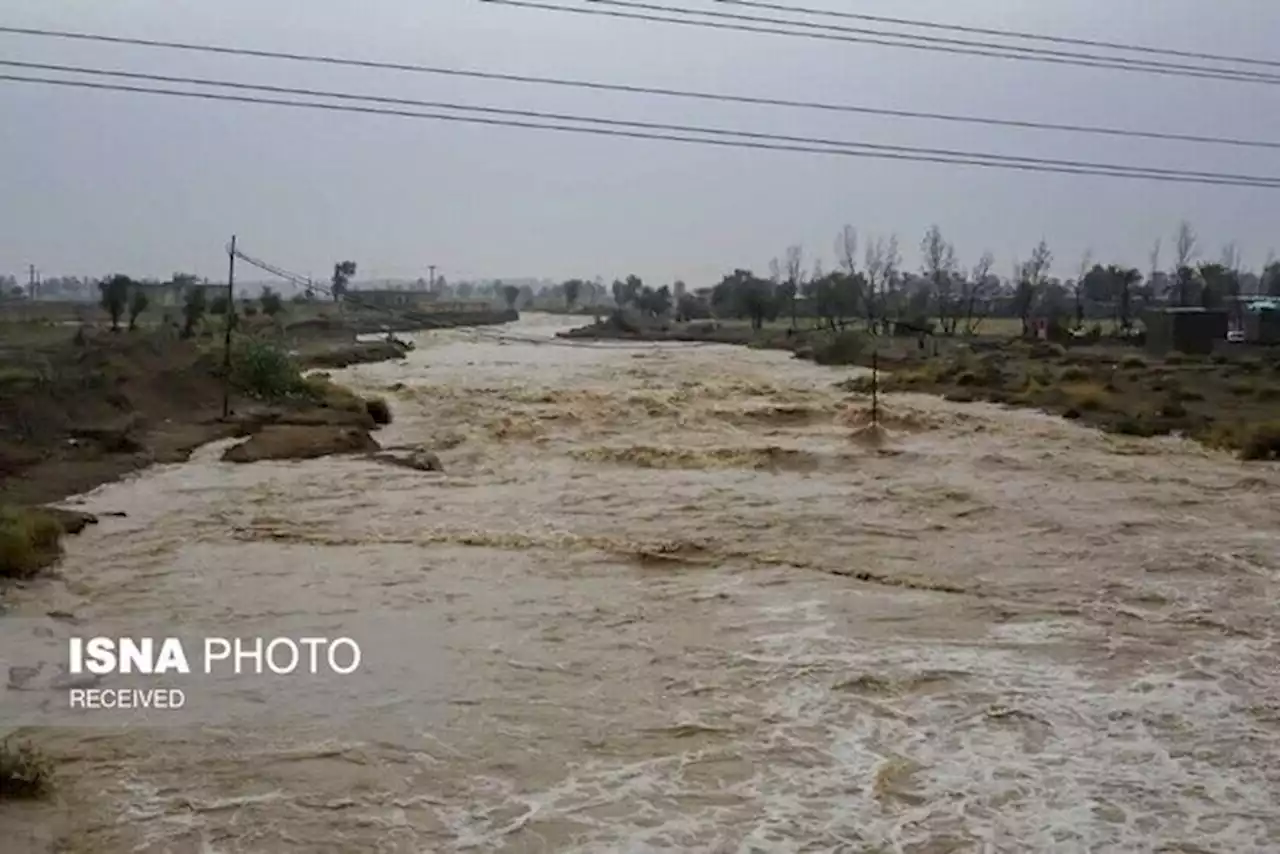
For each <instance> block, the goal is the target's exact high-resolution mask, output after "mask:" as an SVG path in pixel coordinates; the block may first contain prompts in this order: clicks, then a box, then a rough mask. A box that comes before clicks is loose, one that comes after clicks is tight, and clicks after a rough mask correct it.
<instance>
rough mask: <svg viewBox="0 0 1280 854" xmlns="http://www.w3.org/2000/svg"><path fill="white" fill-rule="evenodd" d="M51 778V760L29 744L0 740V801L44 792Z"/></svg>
mask: <svg viewBox="0 0 1280 854" xmlns="http://www.w3.org/2000/svg"><path fill="white" fill-rule="evenodd" d="M52 777H53V767H52V765H51V763H50V762H49V760H48V759H47V758H46V757H45V756H44V755H43V754H41V753H40V752H39V751H38V750H36V749H35V748H34V747H32V746H31V745H30V744H27V743H25V742H16V741H14V740H13V739H11V738H6V739H5V740H4V741H0V800H4V799H19V798H24V799H25V798H39V797H42V796H44V795H47V794H48V793H49V790H50V789H51V788H52Z"/></svg>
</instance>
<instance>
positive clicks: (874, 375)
mask: <svg viewBox="0 0 1280 854" xmlns="http://www.w3.org/2000/svg"><path fill="white" fill-rule="evenodd" d="M879 424H880V360H879V357H878V353H877V351H875V350H872V351H871V426H872V427H877V426H879Z"/></svg>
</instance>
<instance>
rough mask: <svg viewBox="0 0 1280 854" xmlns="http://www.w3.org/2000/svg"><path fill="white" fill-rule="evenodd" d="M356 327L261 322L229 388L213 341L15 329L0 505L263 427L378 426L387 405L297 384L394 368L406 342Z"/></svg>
mask: <svg viewBox="0 0 1280 854" xmlns="http://www.w3.org/2000/svg"><path fill="white" fill-rule="evenodd" d="M504 317H506V314H505V313H498V312H494V313H487V314H485V315H484V316H479V314H477V315H476V316H474V317H472V316H471V315H469V314H468V315H467V316H465V317H463V316H458V317H452V316H451V317H450V320H451V321H457V325H463V324H462V323H461V321H463V320H472V321H477V322H483V323H486V324H487V323H491V322H493V323H496V322H499V320H500V318H504ZM353 320H354V319H353ZM359 325H360V324H359V322H356V323H354V324H352V323H347V322H346V321H345V320H344V321H343V322H342V323H340V324H338V325H329V324H324V328H320V326H321V325H320V324H310V323H308V324H306V325H304V326H303V327H302V328H300V329H299V328H291V327H284V328H283V329H282V330H274V331H271V330H264V329H263V328H262V327H261V326H259V327H257V328H255V329H254V330H253V332H254V334H253V335H252V336H243V337H242V336H237V337H236V339H235V341H234V343H233V348H232V350H233V376H232V378H231V382H230V384H228V383H227V381H226V375H225V372H224V370H223V367H222V361H223V360H222V347H221V340H220V336H215V335H209V336H206V337H197V338H195V339H192V340H182V339H179V338H178V337H176V336H175V335H173V334H171V332H170V331H169V330H138V331H136V332H122V333H114V334H113V333H110V332H109V331H106V330H103V329H99V328H93V327H84V328H81V329H75V328H67V327H59V326H39V325H27V324H22V325H21V327H20V328H15V332H21V333H22V334H21V335H20V336H19V335H16V334H15V335H14V336H6V339H8V340H7V341H6V344H9V346H7V347H0V507H9V508H30V507H39V506H41V505H45V504H49V503H52V502H57V501H61V500H63V499H65V498H66V497H68V496H70V495H76V494H79V493H83V492H87V491H89V490H91V489H93V488H95V487H97V486H100V485H102V484H104V483H109V482H112V481H114V480H117V479H119V478H121V477H123V476H125V475H128V474H130V473H132V472H134V471H137V470H139V469H142V468H145V467H147V466H150V465H153V464H157V463H174V462H182V461H184V460H186V459H187V458H188V457H189V456H190V454H191V453H192V452H193V451H194V450H195V449H196V448H199V447H200V446H202V445H205V444H208V443H209V442H213V441H217V440H221V439H228V438H233V437H242V436H247V435H250V434H252V433H254V432H257V431H259V430H261V429H263V428H264V427H266V426H282V425H301V426H308V427H331V428H335V429H337V428H354V429H358V430H373V429H375V428H376V425H377V423H381V422H383V421H384V419H385V418H386V417H387V416H386V414H385V404H382V403H381V402H378V401H375V402H372V403H367V402H365V401H362V400H359V399H357V398H354V396H352V395H350V393H348V392H346V391H345V390H344V389H341V388H340V387H339V386H336V385H333V384H332V383H328V382H325V381H318V382H309V383H306V384H303V385H299V381H300V374H299V372H300V371H302V370H308V369H314V368H341V367H346V366H348V365H353V364H359V363H367V362H378V361H388V360H396V359H402V358H404V357H405V355H406V354H407V353H408V352H409V350H410V349H411V347H412V345H411V344H408V345H407V344H404V343H401V342H399V341H395V340H378V341H369V342H360V341H357V340H355V336H356V334H357V331H358V330H357V327H359ZM10 342H12V343H10ZM286 352H287V353H289V354H290V355H289V357H288V358H286V357H285V356H284V354H285V353H286ZM290 384H292V386H293V387H288V386H290ZM224 393H225V394H228V396H229V399H228V403H229V404H230V406H229V408H230V416H229V417H226V418H224V417H223V411H222V408H223V407H222V403H223V395H224ZM24 530H25V529H24Z"/></svg>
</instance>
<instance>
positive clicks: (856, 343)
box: [813, 329, 866, 365]
mask: <svg viewBox="0 0 1280 854" xmlns="http://www.w3.org/2000/svg"><path fill="white" fill-rule="evenodd" d="M865 349H866V338H865V337H864V336H863V335H862V334H861V333H859V332H854V331H853V330H851V329H846V330H844V331H842V332H840V333H839V334H837V335H835V336H834V337H832V338H831V339H829V340H827V341H824V342H822V343H820V344H817V345H816V346H815V347H814V348H813V360H814V361H815V362H817V363H818V364H819V365H853V364H856V363H857V362H858V357H860V356H861V355H862V353H863V351H864V350H865Z"/></svg>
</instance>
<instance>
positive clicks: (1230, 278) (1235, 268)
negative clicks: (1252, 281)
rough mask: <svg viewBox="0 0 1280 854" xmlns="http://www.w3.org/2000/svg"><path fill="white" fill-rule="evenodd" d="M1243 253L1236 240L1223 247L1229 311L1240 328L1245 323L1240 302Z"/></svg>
mask: <svg viewBox="0 0 1280 854" xmlns="http://www.w3.org/2000/svg"><path fill="white" fill-rule="evenodd" d="M1241 259H1242V255H1241V252H1240V247H1239V246H1237V245H1236V242H1235V241H1234V240H1233V241H1230V242H1229V243H1227V244H1226V245H1224V246H1223V247H1222V268H1223V269H1224V270H1225V271H1226V275H1225V281H1224V284H1225V285H1226V288H1227V292H1226V294H1225V296H1226V297H1227V302H1228V306H1227V309H1228V311H1230V312H1231V321H1232V323H1233V324H1235V326H1236V328H1239V327H1240V326H1242V325H1243V324H1244V306H1243V305H1241V304H1240V286H1241V276H1242V275H1243V272H1242V270H1241V269H1240V267H1241V265H1242V263H1243V262H1242V260H1241Z"/></svg>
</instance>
